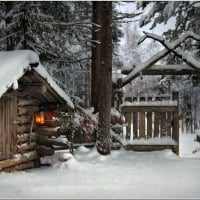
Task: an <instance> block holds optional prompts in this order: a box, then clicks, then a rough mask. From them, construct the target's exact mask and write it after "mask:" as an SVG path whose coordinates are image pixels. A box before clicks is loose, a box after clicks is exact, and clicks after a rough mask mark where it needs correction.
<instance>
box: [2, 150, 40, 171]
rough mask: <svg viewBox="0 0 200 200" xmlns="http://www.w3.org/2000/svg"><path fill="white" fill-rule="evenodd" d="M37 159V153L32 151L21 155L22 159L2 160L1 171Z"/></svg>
mask: <svg viewBox="0 0 200 200" xmlns="http://www.w3.org/2000/svg"><path fill="white" fill-rule="evenodd" d="M37 157H38V154H37V152H36V151H31V152H29V153H25V154H23V155H21V156H20V157H16V158H11V159H7V160H2V161H0V170H2V169H4V168H7V167H12V166H15V165H18V164H20V163H24V162H28V161H31V160H35V159H36V158H37Z"/></svg>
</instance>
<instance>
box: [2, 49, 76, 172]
mask: <svg viewBox="0 0 200 200" xmlns="http://www.w3.org/2000/svg"><path fill="white" fill-rule="evenodd" d="M58 105H65V107H66V109H67V110H69V111H73V109H74V105H73V103H72V101H71V100H70V98H69V96H68V95H67V94H66V93H65V92H64V91H63V90H62V89H61V88H60V87H59V86H58V85H57V84H56V83H55V81H54V80H53V79H52V77H51V76H50V75H49V74H48V72H47V71H46V69H45V68H44V67H43V66H42V64H41V63H40V60H39V57H38V55H37V54H36V53H35V52H33V51H31V50H17V51H3V52H0V171H13V170H23V169H29V168H34V167H37V166H39V165H40V162H39V161H40V157H41V156H44V155H47V154H49V155H51V154H53V152H54V151H53V149H52V148H49V146H48V145H46V146H45V145H44V143H42V142H41V141H45V140H44V139H45V137H48V134H51V133H52V132H53V133H54V134H55V132H56V131H57V130H58V127H59V126H58V124H57V122H56V120H55V115H56V114H55V113H56V109H57V106H58ZM43 135H46V136H44V137H42V136H43ZM38 138H39V139H38ZM45 144H46V143H45ZM44 152H45V153H44Z"/></svg>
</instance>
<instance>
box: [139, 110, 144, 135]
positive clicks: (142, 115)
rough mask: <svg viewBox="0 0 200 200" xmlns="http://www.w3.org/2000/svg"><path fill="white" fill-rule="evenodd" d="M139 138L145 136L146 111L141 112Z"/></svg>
mask: <svg viewBox="0 0 200 200" xmlns="http://www.w3.org/2000/svg"><path fill="white" fill-rule="evenodd" d="M139 138H145V112H139Z"/></svg>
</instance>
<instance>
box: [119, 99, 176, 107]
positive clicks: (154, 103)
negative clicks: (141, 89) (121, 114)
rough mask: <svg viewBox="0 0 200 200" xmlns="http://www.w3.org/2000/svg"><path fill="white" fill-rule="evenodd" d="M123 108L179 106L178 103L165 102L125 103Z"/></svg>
mask: <svg viewBox="0 0 200 200" xmlns="http://www.w3.org/2000/svg"><path fill="white" fill-rule="evenodd" d="M123 106H130V107H131V106H177V101H176V100H175V101H170V100H163V101H133V102H129V101H125V102H124V103H122V104H121V105H120V108H121V107H123Z"/></svg>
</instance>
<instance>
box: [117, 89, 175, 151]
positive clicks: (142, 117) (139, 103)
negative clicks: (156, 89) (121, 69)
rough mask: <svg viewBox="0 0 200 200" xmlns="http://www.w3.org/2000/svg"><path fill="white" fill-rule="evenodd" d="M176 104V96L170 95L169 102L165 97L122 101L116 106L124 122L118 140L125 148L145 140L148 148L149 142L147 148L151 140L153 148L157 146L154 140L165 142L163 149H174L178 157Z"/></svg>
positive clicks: (157, 143) (133, 98)
mask: <svg viewBox="0 0 200 200" xmlns="http://www.w3.org/2000/svg"><path fill="white" fill-rule="evenodd" d="M178 100H179V94H178V92H173V94H172V98H171V99H169V98H168V99H166V98H165V97H155V98H152V97H148V98H145V97H140V98H136V97H132V98H130V97H129V98H126V99H125V101H124V102H123V103H122V104H121V106H120V109H121V111H122V113H123V116H124V121H125V122H124V124H123V134H122V138H123V139H124V140H126V143H127V142H128V143H129V144H134V141H135V140H137V141H138V140H142V141H144V140H145V141H146V142H145V143H146V144H148V140H151V145H152V144H153V140H154V139H155V138H156V143H155V145H159V142H158V138H160V140H161V141H163V139H165V138H167V144H166V145H170V144H171V145H176V147H177V148H176V151H177V153H178V143H179V114H178V112H179V110H178V104H179V103H178V102H179V101H178ZM169 139H171V142H169ZM138 144H139V143H138ZM160 145H164V144H163V142H161V143H160Z"/></svg>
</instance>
